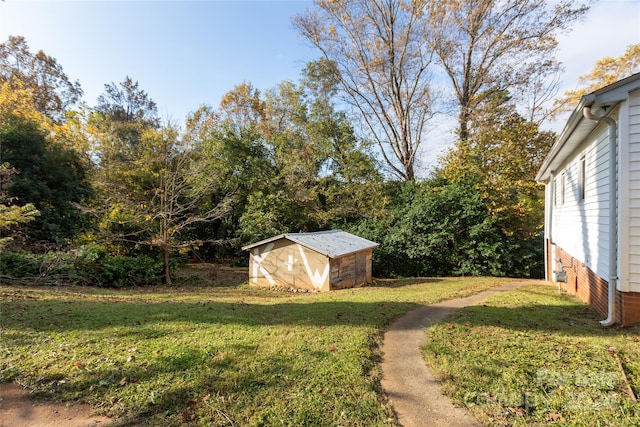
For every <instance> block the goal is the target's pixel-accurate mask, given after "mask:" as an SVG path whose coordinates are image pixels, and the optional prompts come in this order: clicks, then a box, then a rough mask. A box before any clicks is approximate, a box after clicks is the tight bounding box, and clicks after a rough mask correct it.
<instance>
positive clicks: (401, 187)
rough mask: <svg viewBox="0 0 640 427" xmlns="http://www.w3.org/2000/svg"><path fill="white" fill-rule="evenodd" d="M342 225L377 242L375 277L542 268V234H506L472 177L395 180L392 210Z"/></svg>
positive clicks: (521, 272) (536, 272)
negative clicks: (456, 180)
mask: <svg viewBox="0 0 640 427" xmlns="http://www.w3.org/2000/svg"><path fill="white" fill-rule="evenodd" d="M345 228H346V229H347V230H348V231H351V232H353V233H355V234H357V235H359V236H362V237H364V238H366V239H369V240H373V241H375V242H377V243H379V244H380V246H379V247H378V248H376V249H374V251H373V273H374V275H375V276H378V277H416V276H506V277H530V278H541V277H543V273H544V269H543V267H544V261H543V253H542V252H543V245H542V242H541V241H540V239H539V238H535V239H529V240H526V239H523V238H522V237H521V236H518V235H511V236H507V235H506V234H505V233H504V232H503V226H502V224H501V223H500V221H499V219H498V218H496V217H495V216H493V215H491V213H490V212H489V209H488V207H487V201H486V200H485V199H484V197H483V195H482V194H481V192H480V190H478V189H477V187H476V186H475V185H474V184H473V183H452V182H450V181H447V180H444V179H440V178H433V179H430V180H427V181H425V182H421V183H404V184H398V185H397V188H395V194H393V203H392V208H391V214H390V215H388V216H387V217H384V218H376V219H369V220H366V221H362V222H361V223H359V224H357V225H356V226H352V227H345Z"/></svg>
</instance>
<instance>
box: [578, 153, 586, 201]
mask: <svg viewBox="0 0 640 427" xmlns="http://www.w3.org/2000/svg"><path fill="white" fill-rule="evenodd" d="M586 166H587V162H586V160H585V157H584V156H582V157H580V163H579V164H578V174H579V175H578V200H580V201H583V200H584V197H585V193H586V190H585V187H586V183H587V170H586V169H587V168H586Z"/></svg>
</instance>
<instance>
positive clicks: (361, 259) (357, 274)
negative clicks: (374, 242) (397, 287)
mask: <svg viewBox="0 0 640 427" xmlns="http://www.w3.org/2000/svg"><path fill="white" fill-rule="evenodd" d="M371 254H372V250H371V249H366V250H363V251H360V252H356V253H353V254H349V255H345V256H342V257H339V258H333V259H331V261H330V263H331V279H330V283H331V285H330V286H331V289H343V288H353V287H356V286H362V285H364V284H366V283H368V282H371Z"/></svg>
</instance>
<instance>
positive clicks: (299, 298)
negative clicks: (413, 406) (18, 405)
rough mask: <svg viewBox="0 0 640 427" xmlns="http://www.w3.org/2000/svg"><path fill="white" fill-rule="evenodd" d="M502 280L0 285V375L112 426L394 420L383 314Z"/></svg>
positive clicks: (387, 318)
mask: <svg viewBox="0 0 640 427" xmlns="http://www.w3.org/2000/svg"><path fill="white" fill-rule="evenodd" d="M202 281H203V282H204V281H208V282H211V281H210V280H205V279H204V278H203V279H202ZM505 281H506V280H505V279H493V278H455V279H428V280H427V279H424V280H419V279H412V280H399V281H384V282H378V283H377V285H375V286H370V287H366V288H359V289H348V290H343V291H337V292H331V293H326V294H311V293H308V294H302V293H285V292H275V291H270V290H266V289H261V288H255V287H251V286H249V285H247V284H245V283H239V281H238V280H236V281H228V280H227V281H224V282H222V283H217V286H207V287H204V286H195V285H193V286H188V287H187V286H183V287H176V288H146V289H134V290H106V289H95V288H78V287H47V288H43V287H41V288H33V287H20V286H0V302H1V305H0V310H1V311H0V313H1V323H2V330H1V335H0V354H1V359H0V382H15V383H18V384H21V385H23V386H26V387H28V388H29V389H31V390H33V392H34V394H35V395H36V396H40V397H48V398H52V399H56V400H60V401H76V400H78V401H84V402H87V403H89V404H91V405H92V406H93V407H94V408H96V409H97V410H98V411H99V412H101V413H103V414H105V415H108V416H111V417H116V419H117V420H118V423H119V424H120V425H163V426H170V425H207V426H209V425H211V426H260V425H269V426H271V425H291V426H305V425H306V426H337V425H342V426H380V425H394V424H395V420H394V418H393V415H392V411H391V410H390V408H389V406H388V404H387V403H386V401H385V400H384V398H383V397H382V394H381V392H380V372H379V368H378V364H377V362H378V361H379V343H380V340H381V336H382V333H383V332H384V330H385V328H386V326H387V325H389V323H390V322H391V321H393V320H394V319H396V318H397V317H399V316H400V315H402V314H404V313H406V312H407V311H409V310H411V309H412V308H414V307H416V306H417V305H418V304H428V303H433V302H436V301H439V300H443V299H449V298H454V297H459V296H466V295H470V294H473V293H476V292H479V291H481V290H484V289H487V288H490V287H492V286H495V285H498V284H501V283H504V282H505ZM190 283H192V284H193V280H192V281H190Z"/></svg>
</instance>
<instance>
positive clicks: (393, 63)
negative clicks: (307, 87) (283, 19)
mask: <svg viewBox="0 0 640 427" xmlns="http://www.w3.org/2000/svg"><path fill="white" fill-rule="evenodd" d="M315 5H316V10H313V11H307V12H306V13H304V14H302V15H298V16H296V17H294V25H295V27H296V28H297V29H298V31H299V32H300V34H302V36H303V37H305V38H306V39H307V40H308V41H310V42H311V43H312V44H313V45H314V46H316V47H317V48H318V49H320V51H321V52H322V54H323V56H324V57H325V59H326V60H328V61H329V62H330V63H333V66H334V67H335V73H336V76H337V77H338V80H339V83H340V86H341V89H342V91H343V93H344V94H345V95H346V96H345V100H346V101H347V102H349V103H350V104H351V105H352V106H354V107H355V108H356V110H357V111H358V112H359V113H360V116H361V118H362V120H363V122H364V123H365V125H366V126H365V127H366V128H367V129H368V130H369V131H370V134H371V137H372V138H373V139H374V140H375V141H376V142H377V143H378V145H379V147H380V150H381V152H382V156H383V157H384V159H385V161H386V163H387V164H388V165H389V167H390V169H391V170H392V171H393V172H394V173H395V174H396V175H398V176H399V177H400V178H402V179H404V180H407V181H411V180H413V179H414V177H415V173H414V162H415V156H416V153H417V150H418V147H419V146H420V144H421V143H422V141H423V139H424V136H425V126H426V124H427V122H428V120H429V119H430V118H431V117H432V116H433V113H434V110H433V108H432V103H433V99H432V98H433V91H432V89H431V85H430V82H431V79H430V67H431V65H432V62H433V61H432V60H433V53H432V51H431V50H430V49H429V48H428V44H427V40H426V39H425V38H424V32H423V26H424V18H425V16H424V10H425V9H424V3H423V2H419V1H405V0H352V1H325V0H317V1H316V2H315Z"/></svg>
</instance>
